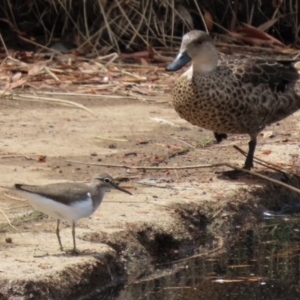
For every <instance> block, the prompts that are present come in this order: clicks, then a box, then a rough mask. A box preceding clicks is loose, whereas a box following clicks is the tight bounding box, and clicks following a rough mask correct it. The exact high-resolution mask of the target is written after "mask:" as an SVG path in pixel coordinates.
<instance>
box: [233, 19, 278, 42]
mask: <svg viewBox="0 0 300 300" xmlns="http://www.w3.org/2000/svg"><path fill="white" fill-rule="evenodd" d="M242 25H243V27H241V28H240V29H239V30H238V33H242V34H243V36H244V37H245V38H247V39H248V41H251V39H254V40H261V41H264V42H265V43H267V44H278V45H280V46H284V44H282V43H281V42H280V41H279V40H277V39H276V38H274V37H273V36H271V35H269V34H268V33H266V32H263V31H261V30H259V29H257V28H256V27H254V26H251V25H249V24H246V23H242Z"/></svg>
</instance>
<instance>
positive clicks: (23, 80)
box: [8, 78, 27, 89]
mask: <svg viewBox="0 0 300 300" xmlns="http://www.w3.org/2000/svg"><path fill="white" fill-rule="evenodd" d="M26 82H27V79H26V78H25V79H20V80H18V81H16V82H14V83H12V84H10V85H9V87H8V88H9V89H14V88H16V87H18V86H21V85H23V84H24V83H26Z"/></svg>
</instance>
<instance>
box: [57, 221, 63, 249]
mask: <svg viewBox="0 0 300 300" xmlns="http://www.w3.org/2000/svg"><path fill="white" fill-rule="evenodd" d="M59 223H60V220H59V219H57V225H56V236H57V239H58V243H59V247H60V251H63V246H62V244H61V240H60V236H59Z"/></svg>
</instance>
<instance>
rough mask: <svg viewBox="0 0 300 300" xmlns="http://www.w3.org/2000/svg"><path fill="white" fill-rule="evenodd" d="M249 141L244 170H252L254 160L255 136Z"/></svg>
mask: <svg viewBox="0 0 300 300" xmlns="http://www.w3.org/2000/svg"><path fill="white" fill-rule="evenodd" d="M250 137H251V140H250V142H249V150H248V154H247V158H246V161H245V165H244V169H246V170H251V168H253V158H254V152H255V147H256V137H257V135H255V136H250Z"/></svg>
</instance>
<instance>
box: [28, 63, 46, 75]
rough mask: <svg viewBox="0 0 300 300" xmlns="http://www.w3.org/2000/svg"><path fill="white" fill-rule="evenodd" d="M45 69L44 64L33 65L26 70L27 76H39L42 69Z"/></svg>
mask: <svg viewBox="0 0 300 300" xmlns="http://www.w3.org/2000/svg"><path fill="white" fill-rule="evenodd" d="M44 68H45V65H44V64H34V65H33V66H32V67H31V68H30V69H29V70H28V76H35V75H38V74H40V73H41V72H42V71H43V69H44Z"/></svg>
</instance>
